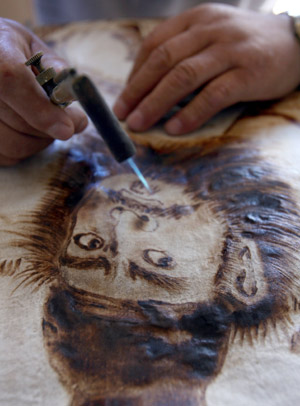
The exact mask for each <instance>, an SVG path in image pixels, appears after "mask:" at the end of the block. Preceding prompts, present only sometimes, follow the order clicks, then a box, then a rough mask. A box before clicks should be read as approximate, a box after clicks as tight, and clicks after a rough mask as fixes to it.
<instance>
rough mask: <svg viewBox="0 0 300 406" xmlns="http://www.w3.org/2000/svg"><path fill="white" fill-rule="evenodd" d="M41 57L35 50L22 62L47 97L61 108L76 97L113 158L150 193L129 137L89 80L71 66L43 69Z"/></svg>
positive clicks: (41, 54) (40, 53) (41, 53)
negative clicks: (124, 163)
mask: <svg viewBox="0 0 300 406" xmlns="http://www.w3.org/2000/svg"><path fill="white" fill-rule="evenodd" d="M42 56H43V52H38V53H37V54H35V55H33V56H32V57H31V58H30V59H28V61H27V62H26V65H27V66H33V67H34V68H33V70H34V71H35V73H36V79H37V81H38V83H39V84H40V85H41V86H42V87H43V89H44V90H45V92H46V93H47V95H48V96H49V98H50V100H51V101H52V102H53V103H54V104H56V105H58V106H60V107H62V108H64V107H66V106H68V105H69V104H70V103H72V102H73V101H74V100H78V101H79V103H80V104H81V106H82V107H83V109H84V110H85V112H86V113H87V115H88V116H89V118H90V119H91V121H92V123H93V124H94V126H95V127H96V129H97V130H98V132H99V133H100V134H101V136H102V138H103V140H104V141H105V143H106V145H107V146H108V148H109V150H110V151H111V153H112V155H113V156H114V158H115V159H116V161H117V162H119V163H122V162H127V163H128V164H129V166H130V167H131V169H132V170H133V171H134V173H135V174H136V175H137V177H138V178H139V180H140V181H141V182H142V184H143V185H144V186H145V188H146V189H147V190H148V191H149V192H150V191H151V189H150V187H149V185H148V183H147V181H146V179H145V178H144V176H143V175H142V173H141V171H140V170H139V168H138V167H137V165H136V164H135V162H134V160H133V156H134V154H135V152H136V149H135V146H134V144H133V142H132V140H131V139H130V138H129V136H128V134H127V133H126V132H125V131H124V130H123V128H122V127H121V125H120V123H119V121H118V119H117V118H116V117H115V115H114V114H113V112H112V111H111V110H110V108H109V107H108V105H107V104H106V102H105V100H104V98H103V97H102V95H101V94H100V92H99V91H98V89H97V88H96V86H95V85H94V84H93V82H92V81H91V79H90V78H89V77H88V76H86V75H78V74H77V72H76V69H73V68H69V69H64V70H63V71H61V72H59V73H56V71H55V69H54V68H53V67H50V68H45V67H44V66H43V64H42V60H41V59H42Z"/></svg>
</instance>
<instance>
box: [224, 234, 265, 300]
mask: <svg viewBox="0 0 300 406" xmlns="http://www.w3.org/2000/svg"><path fill="white" fill-rule="evenodd" d="M239 246H240V247H241V248H240V249H239V251H238V252H237V255H236V258H235V261H234V268H235V269H234V272H233V274H234V279H233V280H232V282H233V286H232V294H233V296H234V297H235V298H236V299H237V300H238V301H239V302H242V303H245V305H251V304H253V303H256V302H258V301H259V300H260V299H262V298H263V297H264V295H265V294H267V283H266V280H265V277H264V267H263V263H262V261H261V257H260V255H259V252H258V249H257V247H256V244H255V243H254V242H253V241H249V240H246V239H243V240H242V241H240V243H239Z"/></svg>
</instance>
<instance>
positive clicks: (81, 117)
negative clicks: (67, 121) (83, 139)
mask: <svg viewBox="0 0 300 406" xmlns="http://www.w3.org/2000/svg"><path fill="white" fill-rule="evenodd" d="M65 111H66V113H67V115H68V116H69V117H70V118H71V120H72V122H73V125H74V133H75V134H76V133H80V132H81V131H83V130H84V129H85V128H86V127H87V125H88V118H87V116H86V114H85V113H84V112H83V111H82V109H80V108H79V107H77V106H73V105H71V106H68V107H67V108H66V110H65Z"/></svg>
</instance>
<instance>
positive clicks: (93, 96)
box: [72, 75, 136, 162]
mask: <svg viewBox="0 0 300 406" xmlns="http://www.w3.org/2000/svg"><path fill="white" fill-rule="evenodd" d="M72 87H73V91H74V93H75V96H76V98H77V99H78V101H79V103H80V104H81V105H82V107H83V108H84V110H85V112H86V113H87V115H88V116H89V118H90V119H91V120H92V122H93V124H94V126H95V127H96V129H97V130H98V131H99V133H100V134H101V136H102V138H103V139H104V141H105V143H106V144H107V146H108V148H109V149H110V151H111V153H112V154H113V155H114V157H115V159H116V160H117V161H118V162H123V161H125V160H126V159H128V158H131V157H132V156H133V155H134V154H135V152H136V149H135V146H134V144H133V142H132V141H131V139H130V138H129V136H128V135H127V134H126V132H125V131H124V130H123V129H122V127H121V126H120V123H119V121H118V120H117V118H116V116H115V115H114V114H113V112H112V111H111V110H110V108H109V107H108V105H107V104H106V102H105V100H104V98H103V97H102V96H101V94H100V92H99V91H98V90H97V88H96V86H95V85H94V84H93V82H92V81H91V80H90V79H89V78H88V77H87V76H84V75H81V76H78V77H77V78H76V79H75V80H74V82H73V85H72Z"/></svg>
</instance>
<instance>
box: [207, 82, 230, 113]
mask: <svg viewBox="0 0 300 406" xmlns="http://www.w3.org/2000/svg"><path fill="white" fill-rule="evenodd" d="M231 94H232V89H231V86H230V85H229V84H228V83H226V82H224V83H222V84H220V83H219V84H218V86H210V87H209V88H207V89H206V90H205V89H204V90H203V92H202V97H203V99H204V100H205V101H206V104H207V105H208V106H209V105H212V106H215V107H219V106H222V105H224V104H226V101H227V100H229V99H230V98H231Z"/></svg>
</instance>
